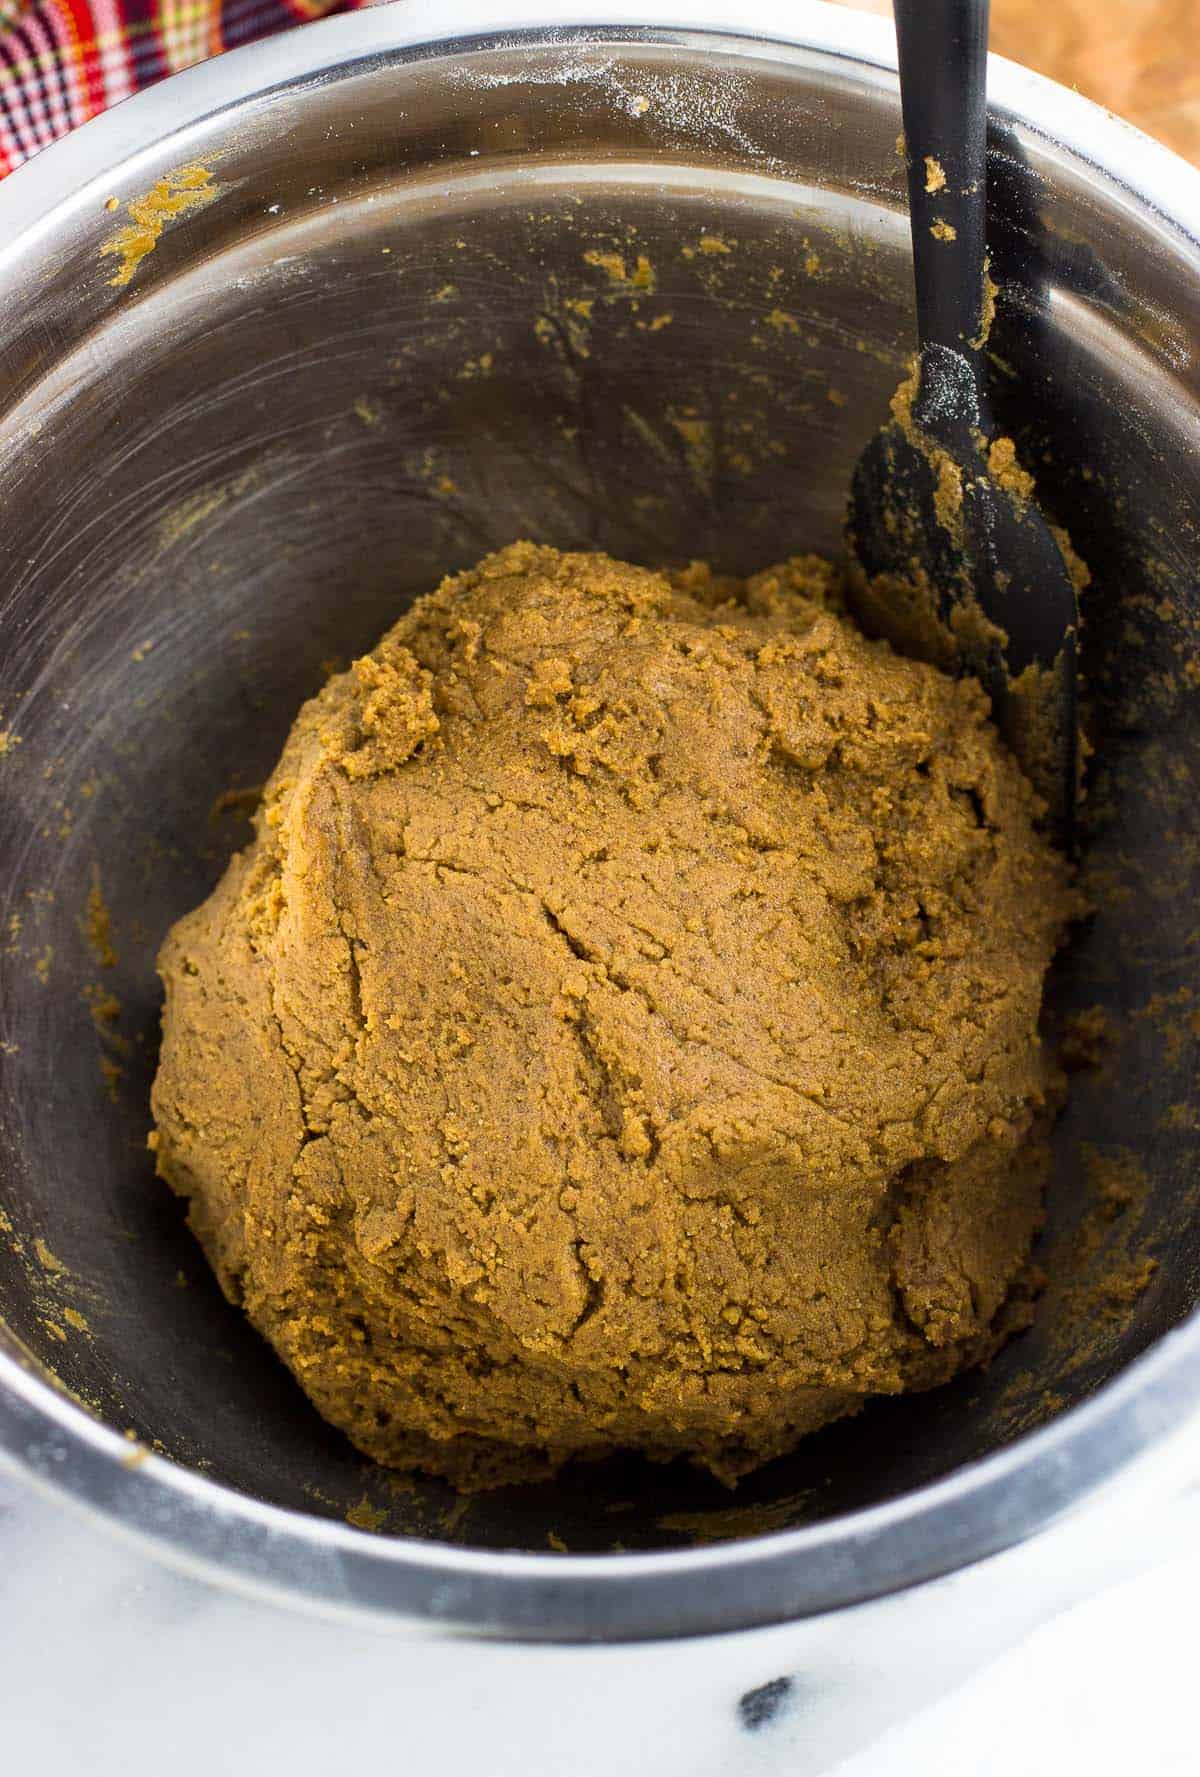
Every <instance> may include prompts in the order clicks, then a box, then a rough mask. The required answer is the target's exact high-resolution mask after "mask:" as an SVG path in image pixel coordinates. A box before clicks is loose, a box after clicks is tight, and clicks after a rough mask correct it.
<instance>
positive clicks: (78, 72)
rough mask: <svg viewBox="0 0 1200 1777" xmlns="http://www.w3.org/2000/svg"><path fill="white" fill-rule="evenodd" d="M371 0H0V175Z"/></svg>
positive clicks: (1, 176)
mask: <svg viewBox="0 0 1200 1777" xmlns="http://www.w3.org/2000/svg"><path fill="white" fill-rule="evenodd" d="M369 3H370V0H0V179H2V178H3V177H4V175H5V174H6V173H10V172H12V170H13V168H14V167H19V166H20V164H21V162H22V161H25V160H28V159H30V157H31V156H32V155H34V154H36V153H37V152H38V149H39V148H45V147H46V146H47V144H48V143H50V142H53V141H54V139H55V137H57V136H64V135H66V133H67V131H68V130H73V129H74V128H75V126H76V125H77V124H81V123H86V122H87V120H88V118H89V117H95V116H96V114H97V113H98V112H100V111H104V110H106V109H107V107H108V106H109V105H115V104H117V103H118V102H119V101H120V100H121V99H127V98H128V97H129V95H130V94H131V93H135V92H137V91H138V90H139V88H141V87H143V86H150V85H151V84H152V82H154V81H156V80H161V79H162V78H163V76H164V75H166V74H175V73H177V72H178V71H179V69H181V68H187V67H190V66H191V64H192V63H193V62H202V61H204V59H205V58H206V57H207V56H215V55H220V53H221V51H222V50H224V49H234V48H236V47H237V45H238V44H239V43H250V42H251V41H252V40H253V39H254V38H257V37H269V36H270V35H271V34H272V33H273V32H275V31H282V30H286V29H287V27H288V26H289V25H296V24H302V23H304V22H305V21H307V20H308V19H314V18H323V17H324V16H325V15H326V14H327V13H333V12H350V11H353V10H354V9H355V8H356V7H358V6H360V5H363V4H369Z"/></svg>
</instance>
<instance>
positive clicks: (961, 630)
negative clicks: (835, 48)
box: [847, 0, 1079, 845]
mask: <svg viewBox="0 0 1200 1777" xmlns="http://www.w3.org/2000/svg"><path fill="white" fill-rule="evenodd" d="M895 10H896V38H897V43H898V45H899V52H900V89H901V97H902V100H903V107H904V141H905V150H906V159H907V166H908V192H909V207H910V213H911V221H912V241H913V267H914V272H915V278H916V298H917V332H918V340H919V344H920V357H919V361H918V369H917V375H916V380H915V386H914V385H913V384H912V383H909V384H906V385H902V387H901V388H900V390H898V391H897V395H896V398H895V400H894V401H893V404H892V413H893V417H892V419H891V421H890V422H889V424H888V425H886V426H885V427H884V428H883V430H882V431H881V432H878V433H877V434H876V435H875V437H874V438H873V439H872V440H871V442H870V444H869V445H868V446H867V448H866V450H865V451H864V452H863V454H862V456H861V457H860V459H859V462H858V466H857V468H856V469H855V472H854V478H853V481H852V483H851V492H850V508H849V515H848V520H847V544H848V549H849V556H850V563H851V570H852V573H851V580H852V597H853V599H854V602H855V605H856V607H857V609H858V612H859V616H860V618H861V620H862V621H863V622H864V624H865V625H866V626H867V627H868V628H871V629H873V630H875V631H876V632H877V633H882V634H885V635H887V636H888V637H889V638H890V639H891V640H892V641H893V642H894V643H895V645H896V646H897V647H898V648H900V649H901V650H902V651H903V652H905V653H910V654H917V655H921V656H923V657H925V658H927V659H933V660H935V661H937V662H938V663H939V664H940V665H943V666H947V667H951V668H956V669H958V670H964V669H965V670H967V671H970V672H973V673H975V674H976V676H977V677H978V678H979V679H980V680H981V681H982V683H983V685H984V687H985V688H986V690H987V691H988V693H989V694H990V696H991V699H992V705H993V709H994V711H995V715H996V719H997V722H998V724H999V726H1000V729H1001V732H1002V733H1003V734H1004V736H1005V738H1006V739H1007V740H1008V742H1009V745H1010V746H1011V747H1012V749H1013V751H1014V752H1015V753H1016V755H1017V758H1018V759H1019V760H1020V762H1021V764H1022V765H1023V766H1024V768H1025V770H1026V772H1027V773H1028V775H1029V776H1030V777H1031V778H1032V779H1033V781H1034V783H1035V784H1036V785H1037V787H1038V788H1039V790H1040V791H1041V792H1042V795H1043V796H1044V797H1045V800H1046V803H1047V806H1048V810H1049V820H1050V822H1051V824H1052V826H1053V828H1054V830H1055V832H1056V833H1057V835H1058V837H1059V838H1060V840H1062V841H1063V842H1065V843H1067V844H1068V845H1069V844H1070V843H1071V842H1072V838H1073V831H1074V815H1075V801H1076V795H1077V787H1078V769H1079V766H1078V727H1077V713H1076V635H1077V629H1078V617H1079V612H1078V600H1077V588H1076V580H1075V578H1073V574H1077V572H1078V564H1077V563H1075V562H1074V558H1073V557H1072V556H1071V555H1070V551H1069V548H1068V547H1067V546H1066V544H1065V540H1064V541H1063V542H1061V543H1060V541H1059V539H1058V538H1057V537H1056V535H1055V533H1054V532H1053V531H1052V530H1051V528H1050V527H1049V525H1048V524H1047V523H1046V520H1045V518H1044V517H1043V516H1042V514H1041V512H1040V511H1039V510H1038V507H1037V505H1036V504H1035V502H1034V499H1033V497H1032V483H1031V481H1030V479H1029V478H1028V477H1027V476H1026V475H1024V473H1023V472H1022V470H1021V469H1020V467H1019V466H1018V465H1017V464H1016V462H1015V458H1014V456H1013V453H1012V448H1011V445H1010V444H1009V443H1008V441H1007V440H999V441H998V440H997V438H996V428H995V425H994V422H993V419H992V415H991V411H990V408H989V405H988V399H987V385H986V364H985V356H984V347H985V344H986V335H987V329H988V326H989V325H990V308H991V293H990V288H989V286H988V284H987V259H986V216H987V191H986V152H985V151H986V129H987V89H986V81H987V36H988V3H987V0H895Z"/></svg>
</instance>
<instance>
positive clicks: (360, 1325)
mask: <svg viewBox="0 0 1200 1777" xmlns="http://www.w3.org/2000/svg"><path fill="white" fill-rule="evenodd" d="M1036 813H1037V810H1036V807H1035V801H1034V797H1033V792H1032V791H1031V790H1030V788H1029V786H1028V784H1027V783H1026V782H1025V780H1024V778H1023V777H1022V776H1021V774H1020V772H1019V771H1018V769H1017V767H1016V765H1015V764H1014V763H1013V761H1012V760H1011V758H1010V757H1009V756H1008V755H1007V754H1006V752H1005V751H1004V749H1003V747H1002V745H1001V743H1000V741H999V739H998V738H997V735H996V733H995V731H994V729H993V727H992V726H991V723H990V721H989V717H988V710H987V707H986V703H985V700H984V696H983V693H982V692H981V690H980V688H979V686H978V685H977V684H976V683H975V682H974V681H972V680H965V681H960V682H954V681H952V680H951V679H949V678H948V677H945V676H944V675H942V674H941V673H939V672H938V671H936V670H935V669H933V668H932V667H929V666H926V665H923V664H920V663H917V662H913V661H909V660H905V659H901V658H899V657H898V656H897V655H895V654H893V653H892V652H891V651H890V649H889V648H888V646H887V645H886V644H885V643H881V642H872V641H868V640H867V639H866V638H865V637H864V636H863V635H862V634H861V633H860V632H859V631H858V630H857V629H856V628H855V627H854V626H853V624H852V623H851V622H850V621H849V619H848V618H847V617H846V616H845V614H844V612H843V610H842V607H841V604H840V600H839V594H838V583H837V579H836V576H835V574H834V572H833V570H832V569H831V568H829V567H828V566H827V565H826V564H824V563H822V562H820V561H818V560H816V559H814V558H804V559H800V560H796V561H793V562H790V563H788V564H787V565H785V566H783V567H781V568H777V569H773V570H771V571H769V572H767V573H764V574H760V575H758V576H757V577H755V578H753V579H751V580H749V581H747V582H744V583H743V582H733V581H728V580H723V579H719V578H716V577H714V576H713V575H711V574H710V573H709V572H708V571H707V570H706V569H704V568H703V567H693V568H691V569H689V570H687V571H685V572H679V573H655V572H650V571H647V570H645V569H641V568H636V567H630V566H627V565H625V564H623V563H620V562H616V561H612V560H610V559H608V558H606V557H604V556H600V555H562V554H559V553H557V552H556V551H554V550H551V549H546V548H539V547H534V546H533V545H529V544H518V545H515V546H514V547H512V548H509V549H506V550H503V551H501V552H500V553H499V554H497V555H493V556H490V557H489V558H488V559H487V560H485V561H484V562H482V563H481V564H480V565H479V566H478V567H477V568H475V569H474V570H473V571H471V572H469V573H465V574H461V575H458V576H457V577H455V578H452V579H449V580H447V581H446V582H445V583H444V584H443V585H442V586H441V587H440V588H439V589H438V591H437V592H435V593H434V594H432V596H430V597H428V598H425V599H422V600H421V601H419V602H418V603H417V604H416V605H415V606H414V607H413V608H412V609H411V610H410V611H409V612H408V613H407V615H405V616H404V617H402V618H401V620H400V621H399V622H398V623H397V624H396V625H395V627H394V628H393V629H392V630H391V631H389V633H388V634H387V635H386V636H385V637H384V639H383V640H382V641H381V642H380V644H379V646H378V647H377V648H376V649H375V650H374V652H373V653H371V654H368V655H367V656H366V657H365V658H363V659H361V660H359V661H357V662H356V663H355V664H354V666H353V668H352V669H351V670H350V671H349V672H346V673H343V674H341V675H340V676H339V677H337V678H334V679H332V680H331V681H330V682H329V683H328V684H327V685H326V687H325V688H324V690H323V691H321V692H320V694H319V695H318V696H316V697H315V698H313V699H312V701H311V702H309V703H308V704H306V705H305V707H304V708H303V709H302V711H301V712H300V715H299V717H298V719H297V721H296V724H295V727H294V728H293V730H292V733H291V736H290V738H289V740H288V742H287V745H286V747H285V749H284V752H283V756H282V758H281V760H280V762H279V765H278V767H277V769H276V771H275V773H274V775H273V776H272V778H271V780H270V782H269V783H268V785H267V786H266V790H265V793H264V796H263V800H262V804H261V808H260V810H259V812H258V815H257V822H256V836H255V838H254V840H253V843H252V844H250V845H249V846H248V847H247V849H246V850H244V851H243V852H241V853H240V854H239V855H238V856H236V857H235V858H234V859H233V861H232V863H231V864H230V865H229V868H228V870H227V871H226V873H225V876H224V878H223V880H222V881H221V883H220V885H219V886H218V888H217V889H216V890H215V892H214V893H213V894H212V895H211V897H210V898H209V900H208V901H206V902H205V904H204V905H203V906H202V907H200V908H199V909H198V910H197V911H196V912H194V913H192V914H190V915H188V916H187V917H186V918H184V919H182V920H181V921H180V922H179V924H178V925H177V926H176V927H175V928H174V930H173V931H172V932H171V934H170V935H169V937H168V939H167V941H166V944H165V946H164V948H163V951H162V956H161V962H160V968H161V973H162V976H163V980H164V982H165V984H166V1008H165V1013H164V1024H163V1048H162V1060H161V1066H160V1069H159V1073H158V1078H157V1081H156V1083H155V1087H154V1114H155V1119H156V1123H157V1156H158V1167H159V1171H160V1172H161V1174H162V1176H163V1177H164V1178H165V1179H166V1180H167V1181H168V1182H169V1183H170V1184H171V1185H172V1186H173V1187H174V1189H175V1190H176V1191H178V1192H180V1193H181V1194H182V1195H183V1196H184V1197H186V1198H187V1199H188V1202H189V1205H190V1217H191V1224H192V1226H193V1228H194V1229H195V1232H196V1234H197V1235H198V1236H199V1238H200V1240H201V1241H202V1242H203V1245H204V1248H205V1250H206V1252H207V1254H208V1256H209V1258H210V1260H211V1262H212V1264H213V1266H214V1268H215V1270H216V1273H217V1275H218V1277H219V1278H220V1280H221V1283H222V1285H223V1286H224V1289H225V1291H226V1293H227V1295H228V1296H229V1297H230V1299H231V1300H232V1301H234V1302H235V1303H239V1304H241V1306H242V1307H243V1308H244V1309H245V1311H246V1313H247V1314H248V1315H249V1317H250V1319H251V1320H252V1321H253V1323H254V1325H255V1326H256V1327H257V1328H259V1330H260V1331H261V1332H262V1333H263V1334H264V1335H265V1337H266V1338H267V1339H269V1340H270V1342H271V1344H272V1345H273V1346H274V1347H275V1349H276V1351H277V1352H278V1353H279V1355H280V1356H281V1357H282V1358H283V1360H284V1362H285V1363H286V1364H288V1365H289V1366H290V1368H291V1369H292V1370H293V1371H294V1373H295V1375H296V1376H297V1378H298V1379H299V1381H300V1383H301V1384H302V1386H303V1387H304V1389H305V1390H306V1391H307V1392H308V1394H309V1395H310V1396H311V1398H312V1400H313V1401H314V1402H315V1403H316V1405H317V1407H318V1408H319V1409H320V1411H321V1412H322V1413H323V1414H324V1415H325V1416H326V1418H327V1419H329V1420H330V1421H332V1422H333V1424H335V1425H337V1426H340V1427H342V1428H343V1429H344V1430H345V1432H346V1433H348V1435H349V1436H350V1437H351V1438H352V1439H353V1441H354V1442H355V1444H356V1445H358V1447H359V1448H360V1449H361V1450H363V1451H365V1452H367V1453H368V1454H369V1455H371V1456H373V1457H376V1458H378V1459H379V1460H380V1461H381V1462H384V1463H388V1464H392V1465H396V1466H398V1467H402V1468H421V1469H424V1470H427V1471H433V1472H436V1473H439V1474H442V1475H446V1476H448V1477H450V1478H451V1479H452V1480H454V1481H455V1482H457V1483H458V1484H460V1485H462V1486H465V1487H471V1486H480V1485H486V1484H489V1483H495V1482H499V1481H504V1480H509V1479H515V1478H521V1477H532V1476H535V1475H538V1474H543V1473H547V1472H550V1471H552V1470H553V1469H554V1468H555V1467H556V1466H557V1465H558V1464H560V1463H562V1462H563V1461H564V1460H565V1459H567V1458H569V1457H575V1456H581V1457H590V1456H597V1455H601V1454H603V1453H605V1452H608V1451H612V1450H614V1449H617V1448H630V1447H632V1448H636V1449H639V1450H642V1451H645V1452H647V1453H648V1454H649V1455H650V1456H652V1457H655V1458H669V1457H674V1456H680V1455H682V1456H687V1457H691V1458H693V1459H695V1460H697V1461H699V1462H700V1463H702V1464H705V1465H707V1466H708V1467H709V1468H710V1469H712V1470H713V1471H714V1472H716V1473H717V1474H718V1475H721V1476H723V1477H726V1478H733V1477H736V1476H737V1475H739V1474H741V1473H743V1472H745V1471H747V1470H749V1469H751V1468H753V1467H755V1466H756V1465H757V1464H760V1463H762V1462H764V1461H766V1460H767V1459H769V1458H771V1457H773V1456H776V1455H779V1454H780V1453H782V1452H784V1451H786V1450H788V1449H789V1448H790V1447H791V1446H792V1445H793V1444H794V1443H795V1442H796V1440H797V1439H798V1438H799V1437H801V1436H802V1435H803V1434H804V1433H807V1432H810V1431H812V1430H813V1429H814V1428H816V1427H818V1426H820V1425H823V1424H825V1423H826V1422H827V1421H829V1420H832V1419H836V1418H837V1417H839V1416H840V1415H843V1414H846V1413H850V1412H853V1411H854V1410H855V1409H857V1408H858V1407H860V1406H861V1405H862V1404H863V1403H864V1402H865V1401H867V1400H868V1399H869V1398H870V1397H872V1396H875V1395H891V1394H896V1393H898V1392H900V1391H901V1390H904V1389H920V1388H928V1387H930V1386H932V1385H934V1384H936V1383H940V1382H943V1381H945V1380H946V1379H948V1378H949V1377H951V1376H953V1375H954V1374H955V1373H956V1372H957V1371H960V1370H962V1369H963V1368H964V1367H966V1366H968V1365H971V1364H975V1363H977V1362H979V1361H980V1360H982V1359H983V1358H985V1357H986V1356H988V1355H989V1354H990V1353H991V1352H992V1351H993V1350H994V1349H995V1348H996V1346H997V1344H998V1343H999V1342H1000V1340H1001V1339H1002V1338H1003V1337H1004V1334H1005V1330H1006V1328H1007V1327H1008V1326H1009V1325H1010V1324H1011V1323H1012V1322H1013V1321H1014V1320H1015V1319H1017V1318H1019V1315H1020V1312H1021V1307H1020V1305H1021V1302H1022V1300H1023V1299H1027V1294H1028V1292H1027V1290H1026V1287H1025V1283H1024V1278H1025V1276H1026V1275H1027V1262H1028V1256H1029V1251H1030V1244H1031V1242H1032V1240H1033V1238H1034V1234H1035V1232H1036V1230H1037V1227H1038V1224H1039V1219H1040V1216H1041V1199H1042V1182H1043V1176H1044V1168H1043V1166H1042V1164H1041V1157H1042V1149H1041V1147H1040V1145H1039V1137H1038V1130H1039V1121H1044V1114H1043V1113H1044V1106H1045V1104H1046V1101H1047V1092H1048V1088H1049V1086H1050V1084H1051V1080H1050V1070H1049V1068H1048V1064H1047V1060H1046V1058H1045V1056H1044V1055H1043V1052H1042V1049H1041V1047H1040V1045H1039V1041H1038V1035H1037V1024H1038V1015H1039V1007H1040V1002H1041V996H1042V981H1043V976H1044V974H1045V971H1046V968H1047V966H1048V964H1049V962H1050V960H1051V957H1052V954H1053V952H1054V949H1055V946H1056V944H1057V943H1058V941H1059V939H1060V937H1061V934H1062V931H1063V927H1064V923H1065V921H1066V919H1067V918H1068V916H1069V913H1070V910H1071V907H1070V899H1069V891H1068V888H1067V885H1066V876H1065V871H1064V867H1063V865H1062V863H1061V861H1060V860H1059V859H1058V857H1057V856H1056V855H1055V853H1054V852H1052V850H1051V849H1050V848H1049V846H1048V845H1047V844H1046V843H1045V842H1044V840H1043V839H1042V838H1041V837H1040V836H1039V835H1038V833H1037V831H1036V830H1035V824H1034V823H1035V816H1036Z"/></svg>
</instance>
